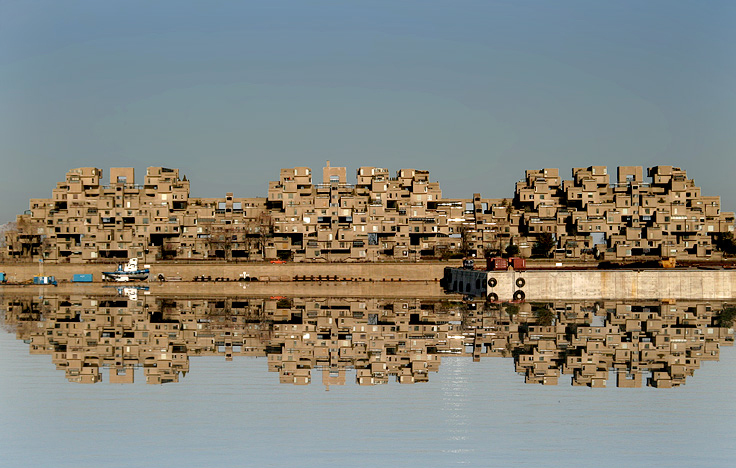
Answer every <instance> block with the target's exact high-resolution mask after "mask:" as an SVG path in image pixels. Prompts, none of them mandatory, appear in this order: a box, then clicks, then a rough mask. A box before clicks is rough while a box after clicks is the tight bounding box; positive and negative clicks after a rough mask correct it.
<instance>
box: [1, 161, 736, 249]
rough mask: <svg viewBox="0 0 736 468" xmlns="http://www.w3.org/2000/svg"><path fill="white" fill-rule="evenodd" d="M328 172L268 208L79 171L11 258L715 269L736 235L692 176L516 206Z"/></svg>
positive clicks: (275, 195)
mask: <svg viewBox="0 0 736 468" xmlns="http://www.w3.org/2000/svg"><path fill="white" fill-rule="evenodd" d="M346 173H347V171H346V168H344V167H333V166H330V165H329V162H328V165H327V167H325V168H324V170H323V178H322V181H321V182H314V181H313V174H312V171H311V169H310V168H308V167H295V168H289V169H282V170H281V172H280V176H279V180H278V181H273V182H270V183H269V186H268V192H267V195H266V197H265V198H258V197H256V198H238V197H235V196H234V195H233V193H227V194H226V196H225V197H222V198H195V197H191V196H190V184H189V181H188V180H186V178H185V177H180V175H179V171H178V170H177V169H167V168H162V167H150V168H148V170H147V173H146V176H145V180H144V184H143V185H137V184H136V183H135V178H134V172H133V169H132V168H113V169H111V170H110V180H109V183H108V184H107V185H104V184H103V182H102V170H100V169H97V168H80V169H74V170H71V171H70V172H68V173H67V175H66V180H65V181H64V182H60V183H58V184H57V187H56V188H55V189H54V190H53V192H52V197H51V198H50V199H32V200H31V201H30V209H29V210H28V211H27V212H26V213H25V214H23V215H20V216H18V219H17V229H15V230H11V231H8V232H7V233H6V245H7V248H6V250H5V251H4V255H6V256H7V257H9V258H15V259H20V260H34V261H35V260H38V259H43V260H44V261H49V262H72V263H81V262H87V261H99V259H105V258H128V257H138V258H139V259H141V260H143V261H145V262H153V261H156V260H162V259H163V260H166V259H195V260H202V259H209V260H211V259H221V260H276V259H283V260H289V261H296V262H323V261H382V260H400V261H401V260H403V261H418V260H420V259H422V258H448V257H451V256H471V257H472V256H476V257H482V256H484V255H487V254H493V255H496V254H500V253H503V252H505V251H506V250H507V248H508V247H509V245H514V246H516V247H517V248H518V249H519V255H520V256H522V257H530V256H532V255H535V254H536V255H540V256H550V257H553V258H556V259H563V258H574V259H584V260H593V259H597V260H621V259H627V258H644V257H647V256H649V257H657V258H669V257H674V258H678V259H720V258H721V253H720V252H719V251H717V250H716V249H714V236H716V235H719V234H724V233H731V232H733V230H734V214H733V213H732V212H722V211H721V207H720V198H719V197H715V196H702V195H701V190H700V188H699V187H696V186H695V185H694V183H693V181H692V180H691V179H688V178H687V176H686V173H685V171H683V170H681V169H679V168H675V167H671V166H656V167H653V168H650V169H648V170H647V175H648V177H649V178H650V179H651V180H650V182H645V181H644V178H643V170H642V168H641V167H620V168H619V169H618V181H617V182H616V183H611V182H610V180H609V179H610V178H609V175H608V171H607V168H605V167H603V166H591V167H588V168H574V169H573V170H572V179H571V180H562V179H561V178H560V176H559V171H558V170H557V169H541V170H529V171H526V174H525V178H524V180H522V181H520V182H518V183H517V184H516V189H515V193H514V196H513V197H509V198H505V199H490V198H482V197H481V194H480V193H475V194H473V196H472V198H443V196H442V191H441V190H440V186H439V183H438V182H431V181H430V178H429V173H428V172H427V171H422V170H415V169H401V170H399V171H397V172H396V173H395V175H394V176H391V174H390V172H389V171H388V169H385V168H377V167H360V168H358V170H357V174H356V183H355V184H351V183H348V182H347V176H346Z"/></svg>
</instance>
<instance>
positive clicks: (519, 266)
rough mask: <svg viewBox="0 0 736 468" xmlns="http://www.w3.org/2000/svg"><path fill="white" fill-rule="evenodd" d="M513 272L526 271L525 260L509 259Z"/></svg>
mask: <svg viewBox="0 0 736 468" xmlns="http://www.w3.org/2000/svg"><path fill="white" fill-rule="evenodd" d="M509 261H510V262H511V266H512V267H513V269H514V270H517V271H518V270H526V259H525V258H520V257H511V258H510V259H509Z"/></svg>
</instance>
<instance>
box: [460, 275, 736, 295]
mask: <svg viewBox="0 0 736 468" xmlns="http://www.w3.org/2000/svg"><path fill="white" fill-rule="evenodd" d="M452 271H453V273H452V274H453V275H455V277H457V278H458V280H459V284H458V289H456V290H454V291H456V292H461V293H462V292H463V291H464V290H465V289H467V284H468V282H470V287H471V290H473V288H474V287H475V285H476V282H475V280H476V278H475V277H474V276H471V275H468V274H467V273H463V272H462V270H460V269H452ZM483 274H484V275H485V277H486V282H485V284H486V291H485V294H487V295H490V294H491V293H493V294H496V295H497V296H498V300H500V301H509V300H513V299H521V298H522V296H523V299H526V300H527V301H528V300H557V299H590V300H597V299H663V298H672V299H732V298H736V270H694V269H693V270H686V269H683V270H677V269H674V270H639V271H637V270H584V271H549V270H543V271H540V270H536V271H535V270H532V271H490V272H483ZM493 280H495V282H494V281H493ZM491 284H495V285H494V286H491ZM479 292H480V291H479ZM517 292H521V293H523V294H517V297H516V298H515V297H514V295H515V293H517ZM478 295H483V294H478Z"/></svg>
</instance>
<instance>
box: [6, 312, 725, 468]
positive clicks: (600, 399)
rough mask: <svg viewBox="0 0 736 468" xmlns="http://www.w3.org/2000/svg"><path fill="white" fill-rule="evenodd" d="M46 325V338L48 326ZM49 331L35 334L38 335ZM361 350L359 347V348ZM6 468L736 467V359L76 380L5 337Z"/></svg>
mask: <svg viewBox="0 0 736 468" xmlns="http://www.w3.org/2000/svg"><path fill="white" fill-rule="evenodd" d="M47 321H48V319H46V320H44V321H39V322H34V323H33V326H34V327H38V328H40V327H43V326H46V325H48V323H47ZM39 323H40V324H42V325H38V324H39ZM354 339H355V338H354ZM0 350H1V352H0V447H2V448H1V449H0V450H1V453H0V454H1V455H2V457H1V458H0V466H8V467H15V466H23V467H29V466H44V467H45V466H74V467H85V466H89V467H97V466H121V467H124V466H177V467H185V466H212V465H215V464H222V463H234V464H238V465H239V466H283V465H286V464H298V465H300V466H310V467H311V466H392V467H395V466H448V465H466V464H473V465H477V466H529V465H532V464H536V465H540V466H565V467H568V466H578V465H595V466H616V467H619V466H655V465H665V464H666V465H668V466H683V467H684V466H688V467H691V466H733V464H734V455H736V449H735V448H734V444H733V432H734V429H736V420H735V419H734V416H736V403H734V401H735V400H734V397H733V395H734V392H735V391H736V375H735V374H734V369H736V352H735V351H736V350H734V348H732V347H723V348H722V349H721V352H720V360H719V361H718V362H714V361H709V362H702V363H701V366H700V368H699V369H697V370H695V372H694V375H693V376H690V377H687V383H686V384H685V385H682V386H680V387H677V388H672V389H660V388H652V387H647V386H646V384H645V385H644V386H643V387H642V388H616V387H615V386H614V383H615V378H614V377H613V376H611V378H610V379H609V380H608V382H609V385H608V388H588V387H580V386H571V385H570V376H568V375H565V374H562V375H561V376H560V379H559V383H558V385H545V386H543V385H536V384H533V385H532V384H525V383H524V380H525V378H524V376H523V375H518V374H517V373H516V372H515V369H514V360H513V359H512V358H510V357H509V358H500V357H498V358H496V357H483V358H482V359H480V361H479V362H473V360H472V359H471V358H470V357H461V356H443V357H442V358H441V365H440V366H439V367H438V370H437V371H436V372H434V371H433V372H430V374H429V380H428V381H427V382H421V383H416V384H412V385H401V384H398V383H396V382H395V380H394V379H390V383H389V384H387V385H375V386H359V385H357V384H356V383H355V372H356V371H355V370H354V369H348V370H347V377H346V378H345V381H346V384H345V385H331V386H330V387H329V391H325V390H326V388H325V386H324V385H322V384H321V374H319V373H318V372H317V371H316V370H314V369H313V370H312V377H313V379H312V383H311V384H310V385H290V384H289V385H284V384H279V379H280V374H279V373H278V372H274V371H272V372H269V371H268V361H267V359H266V357H246V356H235V357H234V359H233V360H232V361H230V362H227V361H226V360H225V358H224V356H222V355H218V356H191V357H190V359H189V360H188V372H187V373H186V376H183V375H182V376H180V378H179V381H178V382H177V383H171V384H166V385H147V384H146V383H145V381H146V379H145V378H144V376H143V373H144V369H141V368H137V369H136V370H135V383H133V384H127V385H119V384H110V383H109V382H107V379H106V378H105V377H106V374H105V377H103V382H101V383H97V384H93V385H84V384H78V383H72V382H69V381H68V380H67V378H66V377H65V372H64V370H59V369H56V368H55V366H54V365H53V364H52V363H51V356H50V355H44V354H38V355H36V354H34V355H31V354H29V344H27V343H24V342H23V341H21V340H18V339H16V337H15V335H14V334H11V333H8V332H6V331H2V332H0Z"/></svg>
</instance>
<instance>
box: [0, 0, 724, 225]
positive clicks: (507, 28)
mask: <svg viewBox="0 0 736 468" xmlns="http://www.w3.org/2000/svg"><path fill="white" fill-rule="evenodd" d="M735 22H736V3H734V2H732V1H720V0H711V1H708V2H701V1H686V0H682V1H677V2H672V1H669V0H663V1H659V0H652V1H641V0H634V1H627V0H622V1H616V2H604V1H593V0H580V1H575V0H557V1H554V2H550V1H525V0H514V1H511V0H508V1H494V0H482V1H464V0H448V1H439V0H390V1H381V0H374V1H360V0H355V1H350V2H346V1H344V0H335V1H319V0H316V1H309V2H305V1H303V0H284V1H271V2H254V1H241V2H221V1H208V2H186V1H166V0H162V1H157V2H149V1H130V0H128V1H114V0H108V1H105V2H100V1H97V0H94V1H71V0H70V1H65V2H58V1H33V0H23V1H9V0H0V162H2V171H0V197H2V203H1V204H0V223H3V222H8V221H12V220H14V219H15V215H16V214H19V213H21V212H22V211H23V210H25V209H28V200H29V198H31V197H50V195H51V190H52V189H53V187H54V186H55V184H56V183H57V182H59V181H62V180H63V179H64V175H65V173H66V172H67V171H68V170H69V169H72V168H76V167H87V166H92V167H98V168H101V169H103V170H104V171H106V172H105V174H106V175H107V174H108V172H107V171H108V169H109V168H110V167H130V166H132V167H135V168H136V177H137V181H139V182H142V179H143V175H144V173H145V168H146V167H148V166H165V167H175V168H179V169H181V172H182V173H183V174H186V176H187V178H188V179H189V180H190V181H191V194H192V196H195V197H197V196H199V197H217V196H224V195H225V193H226V192H233V193H234V194H235V196H243V197H245V196H265V195H266V192H267V187H268V181H269V180H277V179H278V175H279V169H280V168H282V167H295V166H309V167H311V168H312V169H313V170H314V171H315V173H316V174H320V171H319V169H320V168H321V167H323V166H324V164H325V161H326V160H330V161H331V164H332V165H333V166H345V167H347V168H348V177H349V181H351V180H354V177H355V170H356V169H357V167H359V166H378V167H387V168H389V170H390V171H392V172H393V171H396V170H398V169H401V168H416V169H426V170H429V171H430V178H431V179H432V180H433V181H439V182H440V184H441V187H442V189H443V194H444V195H445V196H448V197H470V196H472V194H473V193H474V192H480V193H481V194H482V195H483V196H484V197H510V196H512V195H513V190H514V183H515V182H516V181H517V180H520V179H522V178H523V176H524V171H525V170H526V169H541V168H544V167H556V168H559V169H560V172H561V174H562V175H563V176H564V177H565V178H570V174H571V168H573V167H587V166H591V165H605V166H608V167H609V170H610V173H612V174H615V167H616V166H620V165H638V166H644V167H651V166H655V165H672V166H678V167H681V168H683V169H685V170H686V171H687V172H688V175H689V176H691V177H692V178H694V179H695V183H696V185H698V186H701V187H702V188H703V191H702V192H703V194H704V195H721V197H722V208H723V210H724V211H736V184H733V183H732V178H733V176H734V172H735V171H734V170H735V169H736V162H735V161H736V160H735V159H734V156H733V154H734V149H736V132H735V131H734V129H736V81H734V79H733V77H734V76H736V63H735V60H734V59H735V58H736V54H734V52H735V48H736V46H734V44H736V28H733V24H734V23H735Z"/></svg>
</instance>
